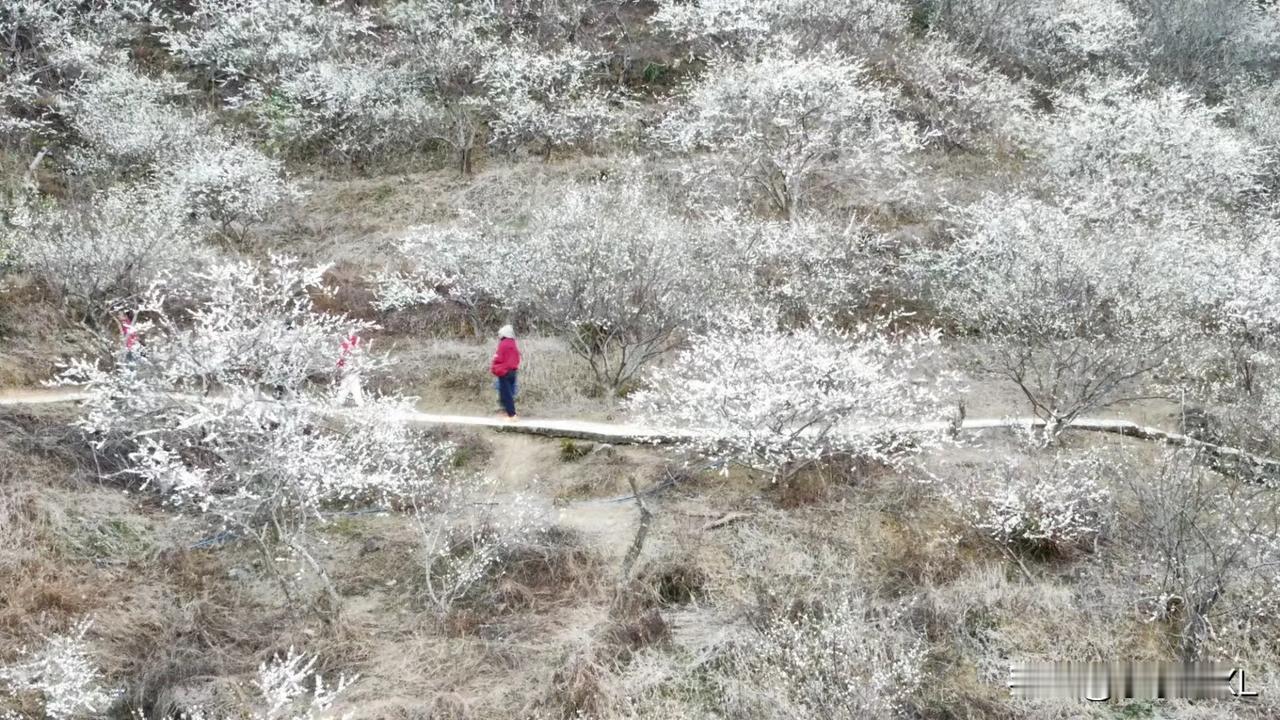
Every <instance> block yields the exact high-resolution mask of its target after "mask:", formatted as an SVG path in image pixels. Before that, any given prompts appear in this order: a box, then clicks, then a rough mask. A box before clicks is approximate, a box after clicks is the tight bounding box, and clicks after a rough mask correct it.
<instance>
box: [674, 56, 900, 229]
mask: <svg viewBox="0 0 1280 720" xmlns="http://www.w3.org/2000/svg"><path fill="white" fill-rule="evenodd" d="M657 134H658V137H659V138H660V139H661V140H662V141H663V142H665V143H666V144H667V145H668V146H669V147H671V148H672V149H675V150H677V151H680V152H686V153H692V152H697V151H705V152H706V155H705V156H703V157H702V158H699V159H700V160H703V159H705V161H704V162H703V163H701V167H702V168H705V169H706V170H709V171H711V172H720V173H726V174H728V175H729V176H730V177H733V178H738V179H740V180H741V181H742V182H743V183H746V184H747V185H748V186H749V188H750V189H754V190H755V191H757V192H759V193H760V194H761V195H763V197H764V198H766V200H767V201H768V202H770V203H772V205H773V206H774V207H775V208H776V209H777V210H778V212H780V213H781V214H782V215H783V216H785V217H790V216H791V215H793V214H795V213H796V212H797V211H799V210H801V209H803V207H804V202H805V200H806V199H807V198H808V197H809V196H811V195H813V194H814V193H817V192H821V191H833V190H834V189H835V188H836V187H838V186H840V187H843V186H848V185H855V186H856V185H857V184H859V183H862V182H866V181H869V180H872V179H878V180H880V181H883V182H893V181H895V180H897V179H900V178H901V177H902V173H903V171H904V170H906V168H907V167H909V164H910V159H911V153H912V151H914V150H916V149H918V148H919V147H920V146H921V144H922V142H923V139H922V138H921V137H920V136H919V134H918V133H916V132H915V129H914V127H913V126H912V125H911V124H909V123H906V122H903V121H902V120H900V119H898V118H897V117H896V115H895V113H894V93H893V91H892V90H890V89H889V88H887V87H884V86H883V85H881V84H879V83H878V82H876V81H874V80H872V79H871V77H870V75H869V74H868V72H867V69H866V67H865V66H864V65H863V64H862V63H861V62H859V61H856V60H854V59H852V58H850V57H848V56H846V55H842V54H840V53H839V52H836V51H832V50H825V51H823V52H820V53H817V54H815V55H812V56H802V55H798V54H797V53H796V52H795V51H794V50H789V49H786V48H784V47H780V46H775V47H772V48H770V49H768V50H766V51H764V52H762V53H761V54H760V55H759V56H757V57H752V58H750V59H746V60H735V59H731V58H728V57H719V58H716V59H714V60H712V61H711V62H710V63H709V64H708V68H707V71H706V72H705V73H703V74H702V75H701V76H699V77H698V78H697V79H695V80H694V81H693V82H692V83H690V84H689V86H688V87H687V88H686V89H685V91H684V93H683V95H682V98H681V103H680V105H678V106H677V107H676V108H675V109H674V111H673V112H672V113H671V114H670V115H669V116H668V117H667V118H666V119H664V120H663V122H662V124H661V126H660V127H659V128H658V129H657ZM699 170H700V167H699V166H698V165H695V167H694V173H695V175H696V174H698V172H699ZM744 189H746V188H744Z"/></svg>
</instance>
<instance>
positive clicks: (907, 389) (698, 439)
mask: <svg viewBox="0 0 1280 720" xmlns="http://www.w3.org/2000/svg"><path fill="white" fill-rule="evenodd" d="M736 324H737V327H723V328H717V329H714V330H712V331H710V332H707V333H705V334H701V335H698V336H697V337H695V338H693V339H692V340H691V342H690V344H689V347H688V349H686V350H683V351H681V352H680V353H679V354H678V355H677V356H676V358H675V360H674V361H673V362H672V363H671V364H670V365H667V366H664V367H661V368H658V369H656V370H655V371H654V372H653V374H652V376H651V379H650V382H649V385H648V387H646V388H645V389H643V390H640V391H638V392H636V393H634V394H632V395H631V396H630V397H629V398H628V406H629V408H630V409H631V411H632V412H634V413H635V414H636V416H637V417H639V418H641V419H642V420H644V421H645V422H648V423H651V424H653V425H654V426H656V427H678V428H682V429H686V430H688V431H690V432H691V433H693V435H694V439H693V440H691V441H690V443H689V446H690V448H691V449H693V450H695V451H698V452H700V453H703V454H706V455H708V456H710V457H713V458H719V459H722V460H727V461H732V462H736V463H741V464H744V465H746V466H748V467H752V468H756V469H760V470H763V471H766V472H769V473H771V474H772V476H773V477H774V478H775V479H779V478H781V479H787V478H789V477H790V476H792V475H794V474H795V473H796V472H798V471H799V470H801V469H803V468H805V467H807V466H809V465H811V464H812V463H814V462H819V461H824V460H828V459H831V458H834V457H856V458H865V459H871V460H875V461H879V462H885V463H893V462H895V461H897V460H898V459H900V458H901V457H902V455H903V454H904V453H905V452H907V451H908V450H909V449H910V448H911V447H912V444H913V443H914V442H919V441H920V438H915V439H911V438H907V437H906V436H905V435H900V434H896V433H895V432H894V430H895V428H897V427H899V426H900V425H902V424H904V423H907V422H910V421H911V420H912V419H921V418H923V417H931V416H933V415H935V414H936V413H937V412H938V409H939V407H938V389H937V388H936V387H933V386H932V385H928V384H919V383H917V382H915V381H914V380H913V378H912V376H911V374H912V373H913V372H914V371H915V370H916V368H917V366H918V364H919V363H920V361H921V360H922V359H923V358H925V357H926V356H927V355H928V353H929V351H930V348H931V347H933V346H934V345H936V344H937V342H938V336H937V335H936V334H926V335H912V336H901V337H891V336H890V334H888V333H887V332H885V330H886V327H885V325H884V324H883V323H880V324H875V325H865V326H862V327H859V328H857V329H855V330H853V331H848V332H846V331H840V330H836V329H833V328H829V327H826V326H824V325H823V324H821V323H818V324H815V325H812V326H810V327H807V328H804V329H799V330H792V331H788V332H783V331H778V330H775V329H773V328H770V327H767V326H764V325H761V324H759V323H758V322H756V323H753V322H752V321H750V320H747V319H746V318H741V319H739V320H738V322H737V323H736Z"/></svg>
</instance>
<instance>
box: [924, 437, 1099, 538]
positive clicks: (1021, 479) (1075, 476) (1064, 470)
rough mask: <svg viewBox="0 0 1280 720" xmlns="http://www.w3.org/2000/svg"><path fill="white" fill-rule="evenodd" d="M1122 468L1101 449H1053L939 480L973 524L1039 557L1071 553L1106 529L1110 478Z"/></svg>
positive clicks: (976, 527) (955, 505) (993, 536)
mask: <svg viewBox="0 0 1280 720" xmlns="http://www.w3.org/2000/svg"><path fill="white" fill-rule="evenodd" d="M1121 472H1124V469H1123V468H1121V466H1120V465H1119V464H1117V463H1116V462H1115V461H1114V460H1113V459H1111V458H1109V457H1107V456H1106V455H1103V454H1100V453H1087V454H1079V453H1069V452H1067V451H1056V452H1053V453H1051V454H1050V455H1049V456H1048V457H1036V456H1032V457H1027V458H1013V459H1010V460H1008V461H1007V462H1006V463H1004V464H1003V465H1002V466H1001V467H1000V469H999V470H998V471H996V472H993V473H989V472H986V471H982V472H979V473H975V474H973V475H971V476H969V477H967V478H962V479H957V480H954V481H942V482H943V492H944V493H945V495H946V497H947V499H948V500H949V501H950V502H951V504H952V505H953V506H954V507H955V508H956V510H957V511H958V512H959V513H960V514H961V515H963V516H964V517H965V518H966V519H967V520H968V522H969V523H970V524H972V526H973V527H974V528H975V529H977V530H978V531H980V532H982V533H984V534H986V535H988V536H990V537H991V539H993V540H995V541H996V542H997V543H1000V544H1001V545H1005V546H1007V547H1010V548H1012V549H1015V550H1023V551H1026V552H1029V553H1031V554H1033V555H1038V556H1042V557H1043V556H1047V555H1053V554H1069V553H1071V552H1073V551H1075V550H1079V549H1081V548H1084V547H1085V546H1086V545H1087V544H1088V543H1089V542H1091V541H1094V540H1096V539H1097V538H1099V537H1100V536H1102V535H1103V534H1104V533H1105V532H1106V530H1107V524H1108V523H1109V521H1110V507H1109V505H1110V500H1111V480H1112V479H1113V478H1114V477H1115V476H1116V475H1117V474H1118V473H1121Z"/></svg>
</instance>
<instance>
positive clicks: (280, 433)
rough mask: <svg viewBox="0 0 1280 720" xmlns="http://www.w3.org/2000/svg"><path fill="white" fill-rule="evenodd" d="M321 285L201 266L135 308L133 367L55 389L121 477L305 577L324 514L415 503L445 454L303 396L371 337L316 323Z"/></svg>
mask: <svg viewBox="0 0 1280 720" xmlns="http://www.w3.org/2000/svg"><path fill="white" fill-rule="evenodd" d="M322 272H323V268H303V267H299V266H298V265H297V264H296V263H294V262H292V261H289V260H286V259H281V258H276V259H274V260H273V262H272V264H271V265H270V267H268V268H263V269H260V268H258V267H255V266H254V265H252V264H249V263H222V264H215V265H213V266H212V267H211V268H210V269H209V270H208V271H206V272H203V273H198V274H195V275H193V276H190V277H188V278H187V279H186V280H187V282H186V283H185V284H184V285H182V286H179V287H181V288H182V289H175V290H172V291H170V292H168V293H166V292H164V291H162V290H153V291H151V292H150V293H149V294H148V295H147V296H146V298H145V299H144V301H143V302H142V303H140V305H139V308H140V318H141V319H142V321H143V322H142V323H140V324H139V328H140V331H141V335H142V338H143V347H144V349H143V351H142V357H141V358H140V359H135V360H133V361H124V362H121V363H119V364H117V365H116V366H114V367H111V368H103V367H100V366H98V365H97V364H94V363H90V362H88V361H84V360H80V361H76V362H74V363H72V364H71V366H70V367H69V368H68V369H67V371H66V373H65V374H64V376H63V378H64V380H66V381H68V382H75V383H83V384H84V385H85V387H86V388H87V390H88V392H89V394H90V399H89V400H88V401H87V403H86V405H85V409H84V413H83V416H82V417H81V419H80V421H79V422H80V426H81V427H82V428H83V429H84V431H85V432H86V433H87V434H88V435H89V437H90V438H91V439H92V440H93V442H94V444H95V447H97V448H98V449H100V450H101V449H109V448H110V449H113V450H115V451H116V452H123V453H127V459H126V460H124V461H123V464H124V469H123V470H122V471H121V474H122V475H123V476H124V477H126V478H134V479H136V480H137V481H139V482H140V483H141V486H142V487H143V488H145V489H150V490H153V491H156V492H158V493H160V494H161V495H162V496H163V497H164V498H165V499H166V500H167V501H168V502H170V503H171V504H173V505H175V506H178V507H182V508H189V509H192V510H198V511H199V512H202V513H204V514H206V515H207V517H209V518H210V519H211V520H212V524H213V526H214V528H215V529H221V530H224V531H229V532H231V533H233V534H236V535H238V536H240V537H242V538H245V539H250V540H253V541H255V542H257V543H258V545H259V547H260V549H262V550H263V551H264V553H266V554H267V556H268V558H269V559H274V558H277V557H278V552H277V550H276V548H282V549H283V551H284V552H286V553H294V554H296V555H297V556H299V557H300V558H301V560H303V561H305V562H306V564H307V565H310V566H311V567H312V568H313V569H316V570H319V565H318V563H316V562H315V560H314V558H313V557H312V555H311V553H310V551H309V548H308V540H309V531H310V528H311V526H312V525H313V524H317V523H322V522H323V521H324V512H325V511H327V510H330V509H334V508H342V507H349V506H353V505H360V506H374V507H381V508H386V507H388V506H389V504H390V503H392V502H393V501H396V502H404V501H411V500H412V501H417V500H423V501H425V500H427V499H429V496H430V494H431V489H432V487H433V484H435V483H437V482H438V481H439V479H440V476H441V474H442V472H443V470H444V468H446V467H447V466H448V457H449V454H450V448H449V446H448V445H447V444H441V443H434V442H428V441H425V440H423V439H421V438H419V437H416V436H415V435H414V434H413V433H412V432H411V431H410V430H409V429H408V428H407V427H406V426H405V425H404V424H403V423H402V422H399V420H398V419H397V413H398V411H400V410H402V409H404V407H405V402H404V401H401V400H399V399H396V398H394V397H387V398H378V399H375V400H374V401H372V402H370V403H368V404H366V405H365V406H363V407H362V408H360V409H358V410H356V411H353V413H352V415H351V417H350V418H349V419H345V420H344V419H343V418H340V417H335V415H334V413H333V411H332V406H331V401H330V399H329V396H328V393H327V392H326V391H325V389H324V386H323V385H322V386H321V387H320V388H314V386H313V382H312V378H313V377H320V378H325V377H332V376H333V374H334V372H335V366H336V362H337V359H338V352H339V342H340V341H341V340H342V339H343V338H345V337H347V335H348V333H351V332H364V331H367V330H369V329H371V325H369V324H368V323H365V322H361V321H356V320H352V319H349V318H345V317H340V316H333V315H326V314H321V313H317V312H315V311H314V309H313V306H312V300H311V296H310V294H309V293H310V292H315V291H318V290H319V283H320V277H321V273H322ZM175 307H177V308H181V310H176V309H170V308H175ZM377 363H378V359H377V358H376V357H372V356H371V357H368V358H366V359H364V369H370V368H373V367H375V366H376V365H377ZM280 578H281V579H282V581H283V579H284V576H283V575H280ZM287 590H288V585H287V584H286V591H287Z"/></svg>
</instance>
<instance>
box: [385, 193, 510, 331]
mask: <svg viewBox="0 0 1280 720" xmlns="http://www.w3.org/2000/svg"><path fill="white" fill-rule="evenodd" d="M501 242H502V241H501V240H500V239H499V233H498V231H497V229H496V228H494V227H492V226H491V224H489V223H486V222H485V221H484V220H483V219H482V218H478V217H471V216H468V217H465V218H460V219H458V220H456V221H452V222H448V223H439V224H435V225H422V226H419V227H416V228H412V229H411V230H410V231H409V233H408V234H407V235H406V236H405V237H404V238H402V239H401V241H400V253H401V255H402V257H403V258H404V260H405V261H407V262H408V263H409V265H410V267H411V270H410V271H409V272H382V273H380V274H379V275H378V276H377V283H378V289H377V295H378V296H377V300H376V301H375V302H374V307H376V308H378V309H380V310H397V309H401V308H406V307H411V306H414V305H429V304H432V303H452V304H454V305H456V306H458V307H460V308H462V309H463V310H464V311H465V312H466V314H467V317H468V319H469V320H470V321H471V325H472V330H473V331H474V332H475V333H476V334H479V333H480V323H481V320H482V319H483V316H484V314H485V313H484V311H485V309H486V308H490V307H502V306H505V305H506V304H508V303H509V302H510V301H511V300H512V299H513V298H515V297H516V296H517V286H516V282H517V278H516V277H513V276H512V275H511V274H509V271H510V270H511V268H508V267H506V266H503V267H498V268H495V266H494V263H495V259H497V258H495V256H494V252H493V248H494V247H495V246H497V245H498V244H499V243H501Z"/></svg>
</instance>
